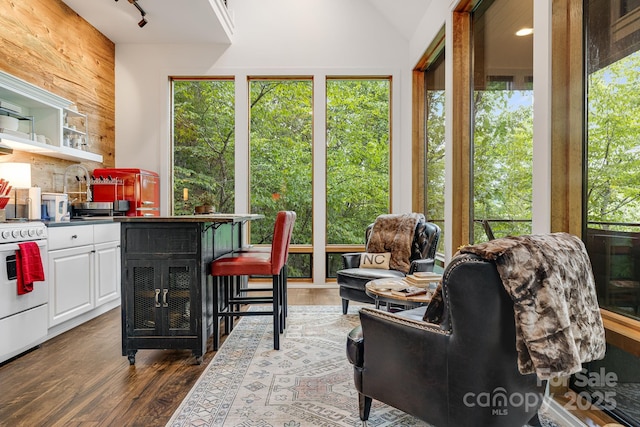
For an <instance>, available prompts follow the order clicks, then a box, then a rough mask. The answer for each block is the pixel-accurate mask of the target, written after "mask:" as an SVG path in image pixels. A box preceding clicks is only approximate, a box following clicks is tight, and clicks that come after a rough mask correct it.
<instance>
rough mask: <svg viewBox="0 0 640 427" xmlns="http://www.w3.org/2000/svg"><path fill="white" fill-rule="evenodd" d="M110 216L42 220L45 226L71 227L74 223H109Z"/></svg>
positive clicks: (110, 221) (111, 220) (110, 220)
mask: <svg viewBox="0 0 640 427" xmlns="http://www.w3.org/2000/svg"><path fill="white" fill-rule="evenodd" d="M113 218H114V217H112V216H96V217H91V218H74V219H72V220H71V221H42V222H43V224H44V225H46V226H47V227H71V226H74V225H91V224H109V223H112V222H114V220H113Z"/></svg>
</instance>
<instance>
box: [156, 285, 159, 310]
mask: <svg viewBox="0 0 640 427" xmlns="http://www.w3.org/2000/svg"><path fill="white" fill-rule="evenodd" d="M156 307H160V289H156Z"/></svg>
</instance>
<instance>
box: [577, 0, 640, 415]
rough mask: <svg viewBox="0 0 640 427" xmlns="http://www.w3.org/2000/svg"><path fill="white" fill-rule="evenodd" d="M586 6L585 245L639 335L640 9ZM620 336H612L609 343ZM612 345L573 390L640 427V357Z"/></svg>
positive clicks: (604, 293)
mask: <svg viewBox="0 0 640 427" xmlns="http://www.w3.org/2000/svg"><path fill="white" fill-rule="evenodd" d="M583 4H584V8H585V14H584V16H585V18H586V19H585V23H584V28H585V33H586V37H585V41H586V46H585V52H584V53H585V70H586V90H587V103H586V108H587V114H586V119H587V124H586V141H585V147H586V153H587V156H586V157H587V162H586V177H587V179H586V181H587V190H586V209H585V214H586V221H585V222H586V227H585V228H586V236H585V243H586V246H587V250H588V251H589V256H590V258H591V263H592V266H593V273H594V276H595V281H596V289H597V293H598V300H599V303H600V306H601V307H602V308H604V309H606V310H607V311H608V312H614V313H615V315H618V319H624V320H617V321H618V322H629V324H631V325H632V326H631V327H632V328H635V330H636V331H637V322H632V319H635V320H640V173H639V172H640V122H639V121H638V117H640V86H639V85H638V82H640V2H638V1H617V0H616V1H610V0H589V1H586V0H585V1H584V2H583ZM605 313H607V312H605ZM607 316H612V315H611V314H608V313H607ZM625 317H626V318H630V319H625ZM615 335H617V334H616V333H614V334H611V335H609V334H608V341H610V339H611V338H612V336H613V337H615ZM613 342H614V344H616V341H615V340H614V341H613ZM614 344H611V343H610V344H608V346H607V352H606V356H605V358H604V359H603V360H601V361H594V362H591V363H589V364H588V365H587V366H586V368H587V369H588V370H589V373H588V375H590V376H589V378H595V379H596V380H597V381H593V380H591V381H584V380H583V381H582V382H580V381H579V380H580V378H574V384H573V385H574V388H576V389H577V390H579V391H580V392H581V393H586V394H588V395H590V396H591V397H592V399H593V400H594V401H595V402H597V403H599V404H601V405H603V406H604V407H605V409H610V410H612V411H613V414H614V416H617V417H620V420H621V421H628V422H629V423H630V424H629V425H640V399H639V398H638V396H639V393H638V391H639V390H640V364H639V363H638V358H637V353H636V355H634V354H632V351H633V350H631V352H627V350H628V349H627V348H621V347H617V346H616V345H614ZM603 374H606V375H603ZM584 377H585V375H583V378H584Z"/></svg>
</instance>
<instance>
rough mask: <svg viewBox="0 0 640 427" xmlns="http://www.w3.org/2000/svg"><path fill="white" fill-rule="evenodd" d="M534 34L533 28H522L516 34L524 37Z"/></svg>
mask: <svg viewBox="0 0 640 427" xmlns="http://www.w3.org/2000/svg"><path fill="white" fill-rule="evenodd" d="M531 34H533V28H521V29H519V30H518V31H516V36H519V37H523V36H529V35H531Z"/></svg>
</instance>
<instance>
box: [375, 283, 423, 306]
mask: <svg viewBox="0 0 640 427" xmlns="http://www.w3.org/2000/svg"><path fill="white" fill-rule="evenodd" d="M365 286H366V292H367V293H368V294H369V295H370V296H372V297H373V298H375V297H379V298H381V299H383V300H387V301H389V300H391V301H395V302H398V304H402V303H403V302H411V303H419V304H428V303H429V301H431V295H432V292H427V293H426V294H421V295H415V296H401V295H398V294H395V293H393V292H392V291H398V290H400V289H406V288H409V287H412V285H410V284H409V283H407V282H405V281H404V280H403V279H401V278H397V279H395V278H393V279H389V278H387V279H376V280H372V281H370V282H369V283H367V284H366V285H365Z"/></svg>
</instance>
